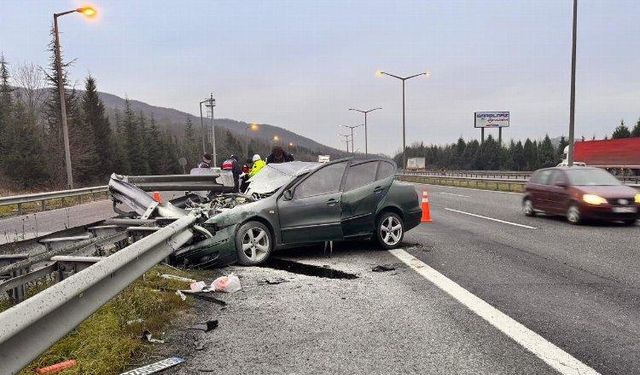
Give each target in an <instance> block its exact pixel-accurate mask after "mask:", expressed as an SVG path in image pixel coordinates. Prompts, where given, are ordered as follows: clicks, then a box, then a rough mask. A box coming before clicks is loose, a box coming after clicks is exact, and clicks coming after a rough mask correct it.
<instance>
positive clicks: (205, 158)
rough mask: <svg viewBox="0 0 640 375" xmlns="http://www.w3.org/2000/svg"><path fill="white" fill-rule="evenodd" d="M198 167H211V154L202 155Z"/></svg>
mask: <svg viewBox="0 0 640 375" xmlns="http://www.w3.org/2000/svg"><path fill="white" fill-rule="evenodd" d="M198 168H211V155H210V154H204V155H202V161H201V162H200V163H198Z"/></svg>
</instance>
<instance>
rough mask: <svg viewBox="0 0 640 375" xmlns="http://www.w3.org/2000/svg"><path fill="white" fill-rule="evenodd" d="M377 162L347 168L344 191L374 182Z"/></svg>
mask: <svg viewBox="0 0 640 375" xmlns="http://www.w3.org/2000/svg"><path fill="white" fill-rule="evenodd" d="M377 170H378V162H377V161H372V162H367V163H362V164H357V165H354V166H351V167H349V170H348V172H347V180H346V182H345V184H344V191H351V190H353V189H357V188H359V187H361V186H364V185H367V184H370V183H372V182H373V181H375V179H376V172H377Z"/></svg>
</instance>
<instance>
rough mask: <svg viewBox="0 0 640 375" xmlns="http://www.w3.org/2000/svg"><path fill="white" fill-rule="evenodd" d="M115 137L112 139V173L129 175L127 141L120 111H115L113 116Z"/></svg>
mask: <svg viewBox="0 0 640 375" xmlns="http://www.w3.org/2000/svg"><path fill="white" fill-rule="evenodd" d="M114 117H115V123H116V136H115V137H114V149H113V152H114V168H113V171H111V172H113V173H118V174H124V175H127V174H130V173H131V165H130V164H129V156H128V154H127V144H126V143H127V139H126V134H125V131H124V125H123V123H122V116H121V115H120V111H118V110H116V111H115V114H114Z"/></svg>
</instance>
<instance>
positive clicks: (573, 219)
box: [567, 204, 582, 225]
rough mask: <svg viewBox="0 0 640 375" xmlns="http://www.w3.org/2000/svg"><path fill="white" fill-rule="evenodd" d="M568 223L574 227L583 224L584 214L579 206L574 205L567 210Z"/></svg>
mask: <svg viewBox="0 0 640 375" xmlns="http://www.w3.org/2000/svg"><path fill="white" fill-rule="evenodd" d="M567 221H569V223H571V224H574V225H578V224H580V223H581V222H582V214H581V213H580V208H579V207H578V206H577V205H575V204H572V205H571V206H569V209H568V210H567Z"/></svg>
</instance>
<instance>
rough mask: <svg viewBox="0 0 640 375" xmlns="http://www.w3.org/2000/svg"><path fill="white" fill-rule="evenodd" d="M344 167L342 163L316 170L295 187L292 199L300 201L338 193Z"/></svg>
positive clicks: (344, 163) (344, 164)
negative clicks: (315, 196)
mask: <svg viewBox="0 0 640 375" xmlns="http://www.w3.org/2000/svg"><path fill="white" fill-rule="evenodd" d="M346 165H347V163H346V162H343V163H337V164H331V165H328V166H326V167H322V168H320V169H318V170H317V171H315V172H314V173H313V174H312V175H311V176H309V177H308V178H307V179H305V180H304V181H302V182H301V183H300V184H299V185H298V186H297V187H296V191H295V193H294V197H295V198H297V199H300V198H306V197H312V196H314V195H322V194H330V193H335V192H338V191H339V190H340V182H342V175H343V174H344V169H345V167H346Z"/></svg>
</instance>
